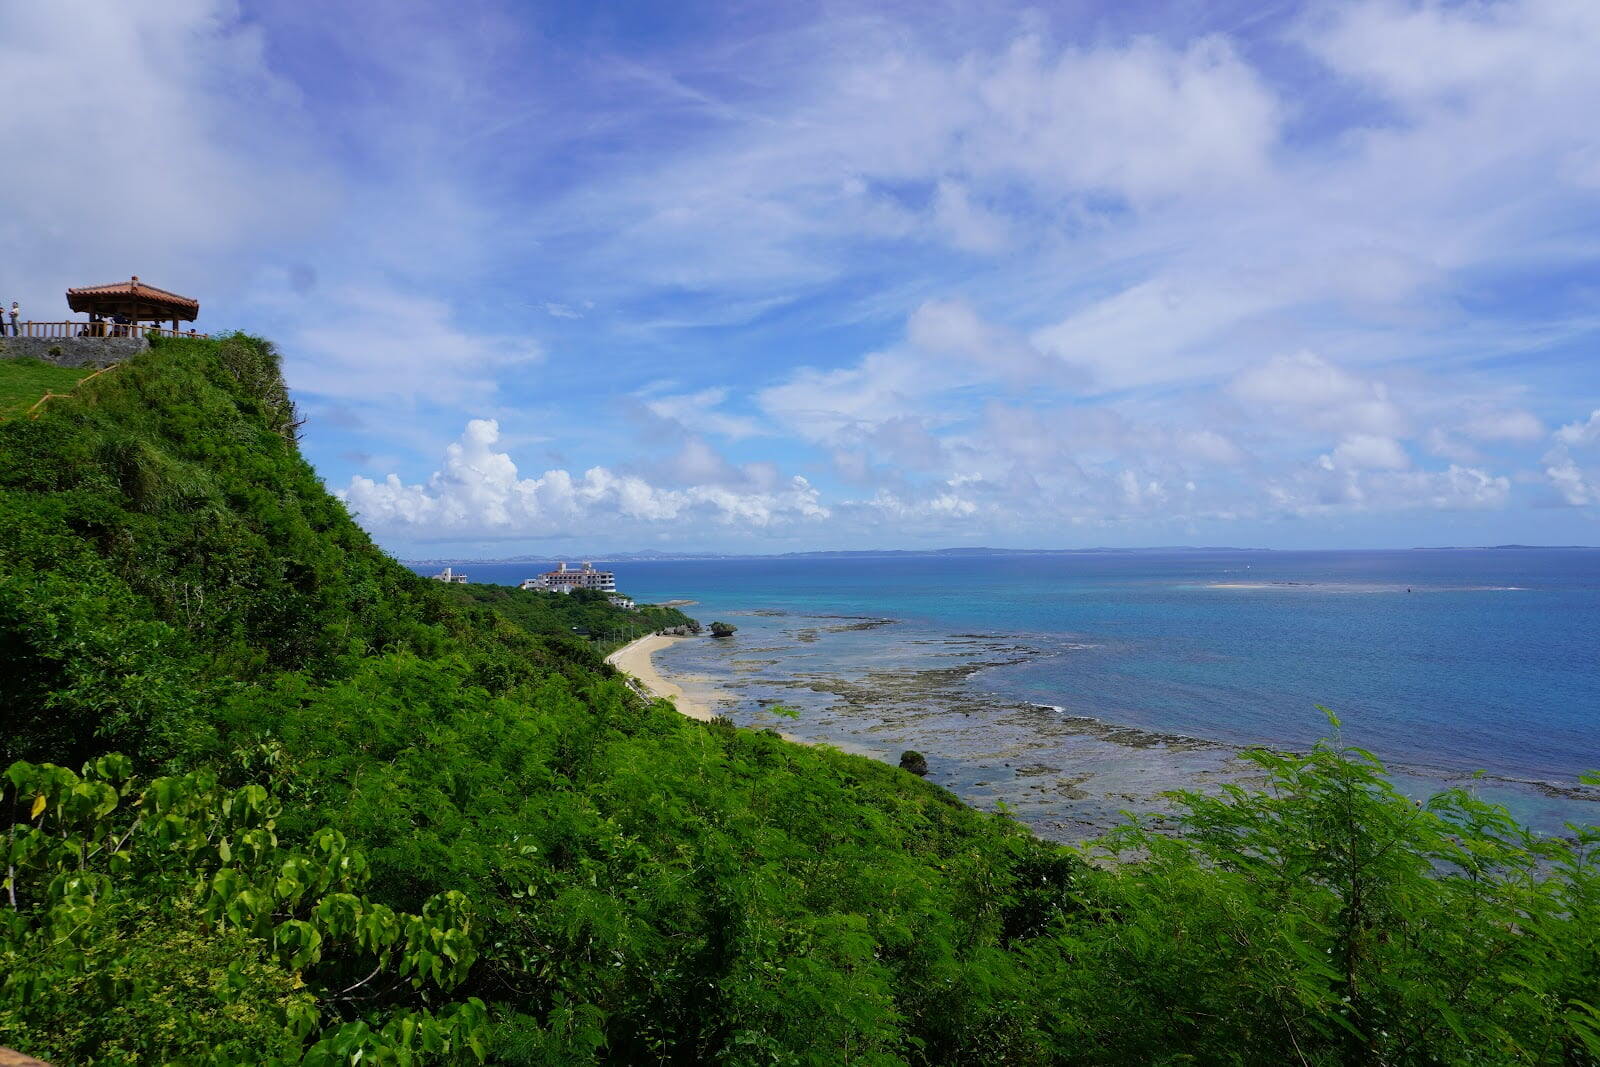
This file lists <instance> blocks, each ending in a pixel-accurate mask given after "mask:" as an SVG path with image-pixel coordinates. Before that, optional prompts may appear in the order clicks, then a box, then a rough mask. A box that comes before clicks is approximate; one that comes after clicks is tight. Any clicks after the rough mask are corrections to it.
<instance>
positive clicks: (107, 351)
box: [0, 336, 150, 367]
mask: <svg viewBox="0 0 1600 1067" xmlns="http://www.w3.org/2000/svg"><path fill="white" fill-rule="evenodd" d="M149 347H150V342H149V341H147V340H145V339H144V338H143V337H10V336H7V337H0V359H20V358H23V357H32V358H33V359H39V360H43V361H44V362H46V363H54V364H56V365H57V366H61V367H109V366H111V364H113V363H121V362H122V361H123V360H125V359H127V358H128V357H129V356H135V355H138V354H139V353H140V352H143V351H144V350H145V349H147V348H149Z"/></svg>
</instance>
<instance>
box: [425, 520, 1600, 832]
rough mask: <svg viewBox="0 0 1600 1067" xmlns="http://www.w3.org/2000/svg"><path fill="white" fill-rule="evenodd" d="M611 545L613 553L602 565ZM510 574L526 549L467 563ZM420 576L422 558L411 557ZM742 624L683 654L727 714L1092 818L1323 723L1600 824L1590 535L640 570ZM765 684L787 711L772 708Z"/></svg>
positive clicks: (1068, 818)
mask: <svg viewBox="0 0 1600 1067" xmlns="http://www.w3.org/2000/svg"><path fill="white" fill-rule="evenodd" d="M597 562H598V561H597ZM461 566H462V568H463V569H465V570H467V571H468V573H469V574H470V575H471V576H472V578H473V579H474V580H478V581H499V582H508V583H509V582H515V581H517V580H520V579H521V578H523V577H527V576H529V575H531V574H533V573H535V572H536V571H538V570H541V569H544V568H543V567H542V566H540V565H537V564H501V565H493V564H477V565H474V564H470V563H469V564H462V565H461ZM418 569H419V570H427V568H421V567H419V568H418ZM613 569H615V570H616V571H617V575H618V584H619V586H620V587H621V588H622V589H624V590H625V591H627V592H629V593H631V594H633V595H634V596H636V597H638V598H640V599H643V600H650V601H658V602H659V601H665V600H674V599H681V600H693V601H695V602H696V605H695V606H694V607H691V608H688V609H686V610H688V611H689V612H690V613H691V614H694V615H696V616H697V617H698V618H700V619H702V621H706V622H709V621H711V620H713V619H726V621H728V622H732V623H734V624H736V625H737V626H738V627H739V633H738V634H737V635H736V636H735V637H734V638H732V639H730V640H727V641H713V640H710V639H701V640H692V641H684V642H680V643H678V644H676V645H674V646H672V647H671V648H669V649H667V650H665V651H664V652H662V653H660V654H658V657H657V662H658V664H659V666H660V667H661V668H662V669H663V670H666V671H670V672H674V673H678V674H681V675H684V676H687V677H688V678H689V679H690V680H691V681H693V680H694V679H701V680H704V681H705V682H706V683H711V682H714V683H716V684H717V685H718V686H719V687H722V689H723V691H724V692H725V693H726V694H728V695H729V696H728V699H727V701H726V702H725V704H724V706H723V708H722V710H724V711H725V712H726V713H728V714H730V715H732V716H733V717H734V718H735V719H737V720H739V721H741V722H746V723H750V724H767V725H774V726H777V727H779V728H781V729H783V730H785V731H786V732H790V733H793V734H796V735H799V736H801V737H804V738H807V739H812V740H827V741H830V742H832V743H835V744H839V745H840V746H841V747H846V748H855V749H859V750H862V751H865V752H869V753H871V754H874V755H878V756H880V757H884V758H894V757H896V756H897V755H898V753H899V751H900V750H902V749H904V748H916V749H918V750H919V751H923V752H924V753H925V754H926V755H927V756H928V757H929V760H930V763H931V764H932V766H933V775H932V777H933V778H934V779H935V780H939V781H942V782H943V783H944V784H946V785H949V786H950V787H951V788H953V789H955V790H956V791H957V792H959V793H962V794H963V795H964V796H966V797H968V799H970V800H972V801H974V802H976V803H979V804H988V803H992V802H995V801H999V800H1005V801H1006V802H1007V803H1008V804H1010V805H1011V807H1012V808H1013V810H1015V811H1017V812H1018V814H1019V816H1020V817H1022V818H1024V819H1026V820H1027V821H1029V822H1031V823H1033V824H1034V825H1035V826H1036V827H1037V828H1038V829H1039V830H1040V831H1041V832H1043V833H1047V834H1050V835H1052V836H1059V837H1066V838H1071V837H1079V836H1082V835H1083V834H1085V833H1087V832H1092V831H1093V830H1094V829H1098V828H1100V827H1103V826H1104V825H1106V824H1108V823H1109V821H1111V820H1113V819H1114V818H1115V817H1116V812H1117V811H1119V810H1121V809H1124V808H1126V809H1132V810H1143V809H1151V810H1159V808H1160V807H1161V803H1160V801H1159V800H1158V799H1157V796H1156V795H1157V794H1158V793H1159V792H1160V791H1161V790H1162V789H1166V788H1173V787H1177V786H1186V785H1192V784H1202V785H1203V784H1205V783H1206V782H1207V781H1210V780H1213V779H1218V778H1229V777H1232V776H1235V775H1237V774H1238V773H1239V771H1240V767H1239V766H1238V764H1237V761H1234V760H1233V759H1232V753H1233V751H1234V750H1236V749H1237V748H1238V747H1239V746H1246V745H1253V744H1264V745H1270V746H1275V747H1284V748H1298V747H1303V746H1306V745H1309V744H1310V743H1311V742H1313V741H1314V740H1315V739H1316V738H1317V737H1319V736H1323V735H1325V734H1326V733H1327V732H1328V730H1329V726H1328V723H1327V721H1326V719H1325V718H1324V717H1323V716H1322V714H1321V713H1320V712H1318V711H1317V710H1316V708H1315V705H1317V704H1325V705H1327V706H1329V707H1331V708H1333V709H1334V710H1335V711H1336V712H1337V713H1338V715H1339V716H1340V718H1341V720H1342V723H1343V733H1344V737H1345V739H1346V740H1348V741H1351V742H1354V743H1356V744H1360V745H1363V746H1365V747H1367V748H1369V749H1371V750H1373V751H1374V752H1375V753H1376V754H1378V755H1379V756H1380V757H1381V758H1383V759H1384V760H1385V761H1386V762H1388V763H1389V764H1390V765H1391V767H1392V768H1393V769H1394V770H1395V771H1396V772H1397V776H1398V777H1399V778H1400V779H1401V780H1402V783H1403V784H1405V785H1406V786H1407V787H1408V788H1411V789H1414V790H1416V791H1418V792H1423V791H1426V790H1428V789H1430V788H1434V787H1437V786H1440V785H1446V784H1461V783H1462V781H1464V780H1465V779H1464V777H1463V776H1465V775H1469V774H1471V773H1472V772H1474V771H1484V772H1487V777H1486V778H1483V779H1480V780H1477V781H1476V782H1474V783H1473V784H1472V787H1473V788H1475V789H1478V790H1479V791H1480V792H1483V793H1485V794H1486V795H1488V796H1490V797H1491V798H1492V799H1496V800H1499V801H1502V802H1504V803H1507V804H1508V805H1510V806H1511V807H1512V808H1513V809H1514V810H1516V811H1517V812H1518V813H1519V814H1520V815H1522V816H1523V817H1525V818H1528V819H1530V820H1532V821H1534V822H1535V823H1536V824H1539V825H1541V826H1542V827H1544V828H1547V829H1553V828H1556V827H1559V825H1560V823H1561V821H1562V820H1564V819H1566V818H1574V817H1576V818H1581V819H1584V820H1585V821H1600V804H1597V803H1594V802H1593V800H1592V799H1589V798H1588V796H1587V795H1586V793H1587V791H1584V790H1573V789H1572V788H1571V787H1572V786H1573V785H1574V784H1575V780H1576V777H1577V775H1578V774H1579V773H1581V772H1583V771H1586V770H1594V769H1600V550H1589V549H1536V550H1526V549H1488V550H1412V551H1394V552H1242V551H1214V552H1213V551H1172V552H1153V551H1145V552H1085V553H1069V554H1054V553H1051V554H1028V555H996V556H934V555H928V556H919V555H905V556H882V557H842V558H828V559H816V558H789V559H772V558H767V559H736V560H715V561H713V560H685V561H649V562H629V563H618V564H615V565H613ZM774 701H779V702H782V703H783V704H785V705H788V706H792V707H795V708H797V709H798V710H799V711H800V715H799V717H798V718H796V719H793V720H789V719H787V718H782V719H780V718H777V717H775V716H773V715H772V714H771V712H770V711H768V710H766V709H767V708H769V707H770V706H771V704H772V702H774Z"/></svg>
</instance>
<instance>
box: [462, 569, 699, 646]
mask: <svg viewBox="0 0 1600 1067" xmlns="http://www.w3.org/2000/svg"><path fill="white" fill-rule="evenodd" d="M445 588H446V590H447V591H448V592H449V593H450V595H451V596H453V597H455V598H456V599H458V600H460V601H463V602H465V603H469V604H478V605H482V606H483V607H486V608H488V609H489V610H491V611H493V612H494V613H495V614H496V615H499V616H500V617H501V618H503V619H505V620H506V621H507V622H509V623H511V624H512V625H513V626H516V627H517V628H519V629H521V630H523V631H525V632H527V633H530V634H536V635H541V636H543V637H545V638H546V639H554V638H560V639H563V640H577V641H580V642H583V643H586V644H589V645H591V646H592V647H594V648H595V649H596V650H597V651H598V652H600V654H601V655H604V654H606V653H608V652H611V651H613V650H614V649H617V648H620V647H621V646H622V645H625V644H627V643H628V642H629V641H632V640H633V639H634V638H636V637H642V636H644V635H645V634H650V633H655V632H656V631H659V630H666V629H671V628H673V627H678V626H683V627H695V628H698V626H699V624H698V623H696V622H695V621H694V620H693V619H691V618H689V616H687V615H685V614H684V613H683V612H681V611H679V610H678V609H677V608H668V607H662V606H661V605H659V604H639V605H636V606H635V607H632V608H619V607H617V606H616V605H615V604H613V603H611V600H610V597H609V596H608V595H607V594H606V593H603V592H601V591H600V590H598V589H574V590H572V591H571V592H569V593H556V592H552V591H549V590H542V589H518V588H516V587H515V586H510V585H492V584H487V583H479V584H474V585H454V584H451V585H448V586H446V587H445Z"/></svg>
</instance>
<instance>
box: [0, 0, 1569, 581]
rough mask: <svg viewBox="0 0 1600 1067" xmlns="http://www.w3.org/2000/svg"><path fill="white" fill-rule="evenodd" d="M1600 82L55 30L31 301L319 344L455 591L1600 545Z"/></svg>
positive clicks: (9, 124) (397, 536) (1223, 27)
mask: <svg viewBox="0 0 1600 1067" xmlns="http://www.w3.org/2000/svg"><path fill="white" fill-rule="evenodd" d="M1595 55H1600V4H1595V3H1593V2H1592V0H1495V2H1468V3H1443V2H1412V0H1353V2H1345V3H1337V4H1334V3H1328V4H1323V3H1279V4H1271V3H1259V2H1256V3H1235V4H1230V3H1208V4H1196V3H1193V2H1174V3H1161V2H1149V3H1115V4H1112V3H1103V2H1102V3H1088V2H1076V3H1070V2H1069V3H1059V4H1051V5H1043V6H1035V7H1026V6H1016V7H1010V6H1007V5H1005V4H999V3H986V4H981V5H979V4H940V3H917V4H910V3H907V4H850V3H840V4H835V3H825V4H799V3H784V4H776V3H771V4H763V3H722V4H714V3H682V4H672V5H667V4H642V3H640V4H611V5H605V4H601V5H594V4H582V5H579V4H571V5H552V4H525V3H493V2H464V3H458V4H452V5H440V4H423V3H405V2H386V3H377V2H374V0H328V2H324V3H319V4H316V5H310V4H304V3H301V2H288V0H283V2H264V3H254V2H250V3H233V2H228V0H133V2H127V0H118V2H111V0H103V2H88V0H57V2H52V3H51V4H4V5H0V99H4V100H6V101H7V103H6V105H5V106H4V107H0V131H3V134H4V143H5V144H7V145H9V146H12V147H11V148H8V150H7V152H6V157H7V162H6V165H5V166H4V167H3V168H0V247H3V248H5V249H7V250H8V254H7V255H6V256H4V257H3V258H0V300H4V301H5V302H6V303H7V304H9V302H10V301H11V300H19V301H21V302H22V304H23V305H24V316H25V317H29V318H38V319H50V318H58V317H62V316H63V314H64V311H65V309H64V306H63V300H62V298H61V291H62V289H63V288H65V287H66V286H67V285H73V284H94V283H100V282H105V281H110V280H114V279H116V278H120V277H126V276H127V275H129V274H132V273H139V274H140V275H141V276H142V277H144V278H145V279H147V280H149V281H152V282H154V283H155V284H158V285H164V286H167V287H169V288H172V289H175V290H177V291H179V292H182V293H185V294H188V295H194V296H197V297H198V298H199V299H200V300H201V302H202V309H203V312H204V315H203V320H202V323H201V325H202V326H203V327H205V328H210V329H225V328H234V327H239V328H244V329H248V330H251V331H254V332H259V333H262V334H265V335H267V336H269V337H271V338H273V339H274V340H275V341H276V342H277V343H278V344H279V346H280V348H281V350H282V352H283V355H284V361H285V368H286V372H287V375H288V378H289V382H290V385H291V387H292V388H293V390H294V391H295V394H296V397H297V399H298V401H299V403H300V404H301V406H302V408H303V409H304V411H305V412H306V414H308V415H309V417H310V421H309V423H308V425H307V430H306V440H305V450H306V453H307V455H308V456H309V457H310V459H311V460H312V461H313V462H314V463H315V464H316V465H317V467H318V469H319V470H320V471H321V472H322V474H323V476H324V477H325V479H326V480H327V482H328V485H329V487H330V488H331V489H333V490H335V491H336V492H338V493H340V494H341V495H343V496H344V498H345V499H346V501H347V502H348V504H349V505H350V507H351V509H352V510H353V511H354V512H355V513H356V514H357V515H358V517H359V518H360V520H361V521H362V522H363V523H364V524H365V525H366V526H367V527H368V528H369V529H371V530H372V531H373V532H374V534H375V535H376V536H377V537H378V538H379V540H380V541H381V542H383V543H384V544H385V545H387V546H389V547H391V548H393V549H395V550H396V551H398V552H400V553H401V554H404V555H413V556H441V555H456V556H474V555H509V554H515V553H519V552H530V553H544V552H550V553H557V552H561V553H566V552H582V551H589V552H596V553H603V552H605V551H608V550H626V549H640V548H657V549H665V550H692V551H695V550H698V551H706V550H745V551H786V550H791V549H806V548H865V547H919V546H942V545H958V544H962V545H972V544H991V545H1002V546H1013V547H1020V546H1038V547H1080V546H1091V545H1127V546H1133V545H1159V544H1234V545H1251V546H1272V547H1368V546H1373V547H1375V546H1405V545H1414V544H1428V545H1439V544H1492V543H1504V542H1513V541H1515V542H1526V543H1544V544H1562V543H1587V544H1594V543H1600V528H1597V519H1600V410H1597V409H1600V360H1597V359H1596V354H1597V328H1600V272H1597V270H1596V268H1597V266H1600V124H1597V123H1596V122H1595V121H1594V114H1593V112H1594V109H1595V106H1596V104H1597V103H1600V64H1597V63H1595V62H1594V56H1595ZM86 56H92V57H94V62H92V63H88V62H85V57H86ZM23 149H26V150H23Z"/></svg>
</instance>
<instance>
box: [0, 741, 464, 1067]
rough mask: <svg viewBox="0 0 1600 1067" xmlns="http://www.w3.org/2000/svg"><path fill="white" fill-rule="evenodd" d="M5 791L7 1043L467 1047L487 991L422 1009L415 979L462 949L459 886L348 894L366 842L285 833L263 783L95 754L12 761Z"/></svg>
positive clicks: (263, 1054)
mask: <svg viewBox="0 0 1600 1067" xmlns="http://www.w3.org/2000/svg"><path fill="white" fill-rule="evenodd" d="M0 805H3V806H4V809H5V810H7V811H8V812H10V813H12V819H11V821H10V825H9V827H8V829H7V832H6V836H5V838H4V841H3V856H0V859H3V860H4V862H5V865H6V874H7V876H6V879H5V882H4V887H3V888H4V891H5V895H6V910H5V911H4V913H3V923H0V975H3V977H0V994H3V996H0V1039H3V1040H4V1041H6V1043H8V1044H11V1045H15V1046H19V1047H23V1048H27V1049H29V1050H31V1051H32V1052H34V1053H35V1054H37V1055H41V1056H49V1057H50V1058H52V1059H58V1060H60V1061H61V1062H67V1063H84V1062H89V1061H90V1060H91V1059H92V1058H96V1057H99V1058H112V1059H127V1060H138V1061H144V1060H159V1061H160V1062H170V1061H171V1060H173V1059H175V1058H180V1057H181V1058H183V1059H185V1060H186V1061H188V1062H205V1063H240V1062H273V1063H290V1062H300V1060H301V1058H302V1056H305V1057H306V1058H307V1060H308V1062H319V1056H320V1055H321V1054H320V1053H319V1052H318V1050H320V1049H332V1050H336V1051H337V1052H338V1054H339V1055H338V1058H337V1060H336V1062H348V1061H349V1057H350V1055H353V1054H354V1053H356V1052H362V1053H363V1054H364V1055H365V1056H367V1057H369V1058H377V1059H378V1061H379V1062H383V1061H384V1059H385V1058H386V1057H387V1058H389V1059H390V1060H394V1059H396V1058H400V1057H401V1056H402V1054H405V1053H411V1052H418V1051H430V1052H435V1053H438V1054H440V1056H445V1057H447V1056H448V1055H449V1054H451V1053H454V1054H455V1056H454V1058H456V1059H460V1060H463V1061H464V1062H474V1061H481V1060H482V1058H483V1054H484V1049H485V1041H486V1038H487V1034H488V1027H487V1020H486V1017H485V1013H484V1010H483V1007H482V1005H481V1004H480V1003H477V1002H474V1001H470V1000H469V1001H467V1002H465V1003H463V1004H460V1005H455V1006H451V1007H449V1008H448V1009H446V1010H443V1011H439V1012H435V1011H431V1010H429V1008H428V998H427V995H426V994H425V993H423V992H422V991H424V990H427V991H433V990H437V991H439V992H446V991H448V990H450V989H452V988H454V987H455V986H457V985H459V984H460V983H461V980H462V978H463V977H464V976H465V975H466V972H467V970H468V969H469V968H470V967H471V966H472V964H473V962H474V960H475V959H476V957H477V946H478V940H479V935H478V931H477V928H476V925H475V922H474V916H473V911H472V908H471V906H470V905H469V904H468V903H467V901H466V899H465V898H464V897H462V896H461V895H460V894H459V893H446V894H444V895H442V896H440V897H437V898H435V899H433V900H430V901H429V902H428V903H427V904H426V905H425V906H424V908H423V910H422V913H421V914H420V915H408V914H405V913H401V912H396V911H394V910H393V909H391V908H389V907H387V906H386V905H384V904H381V903H377V902H374V901H372V900H371V899H369V898H367V897H364V896H358V895H357V893H356V891H357V890H358V889H360V887H361V885H362V883H363V881H364V878H365V872H366V862H365V860H364V858H363V857H362V855H361V853H360V852H359V851H356V850H354V849H352V848H350V847H349V844H348V841H347V840H346V838H345V837H344V835H342V834H340V833H338V832H337V831H334V830H322V831H319V832H317V833H315V834H312V835H310V840H309V842H308V844H307V847H306V848H305V849H303V850H301V849H290V848H285V847H283V846H282V845H281V844H280V842H279V840H278V836H277V833H276V828H277V818H278V815H279V813H280V807H279V805H278V804H277V802H276V801H275V800H274V799H273V798H272V797H271V796H270V795H269V794H268V793H267V791H266V790H265V789H263V788H262V787H261V786H259V785H246V786H241V787H239V788H236V789H231V790H230V789H222V788H220V787H218V786H217V784H216V782H215V780H214V779H213V778H212V777H210V776H209V775H207V774H205V773H201V772H197V773H193V774H189V775H184V776H181V777H164V778H157V779H154V780H152V781H148V782H145V781H141V780H140V779H138V778H135V777H134V776H133V775H132V762H131V761H130V760H128V759H127V757H125V756H120V755H107V756H102V757H100V758H98V759H96V760H94V761H93V762H91V763H89V764H86V765H85V766H84V768H83V774H82V775H81V776H79V775H76V774H73V773H72V772H71V771H69V770H67V769H65V768H63V767H57V766H54V765H52V764H43V765H33V764H29V763H23V762H18V763H14V764H12V765H11V767H10V768H9V770H8V771H7V772H6V776H5V779H4V781H3V783H0ZM369 967H370V970H368V968H369ZM363 972H364V973H366V974H367V977H366V978H364V979H360V980H357V981H353V982H352V981H350V980H349V979H350V976H351V975H353V974H360V973H363ZM374 978H380V984H378V985H373V984H372V983H373V980H374ZM363 987H367V988H368V989H369V992H366V993H364V994H358V993H357V991H358V990H361V989H362V988H363ZM341 1013H342V1014H350V1015H357V1016H362V1017H358V1018H353V1019H349V1020H346V1021H340V1020H339V1019H338V1017H337V1016H338V1014H341ZM327 1016H331V1018H328V1017H327ZM380 1016H384V1017H383V1018H380ZM329 1022H332V1024H333V1025H332V1027H331V1028H330V1029H328V1030H327V1031H326V1032H325V1033H323V1034H320V1035H319V1034H317V1033H316V1031H318V1030H319V1029H321V1028H322V1027H323V1026H324V1025H326V1024H328V1023H329ZM308 1043H310V1048H309V1049H308V1048H307V1047H306V1046H307V1044H308ZM327 1062H335V1060H327Z"/></svg>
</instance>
